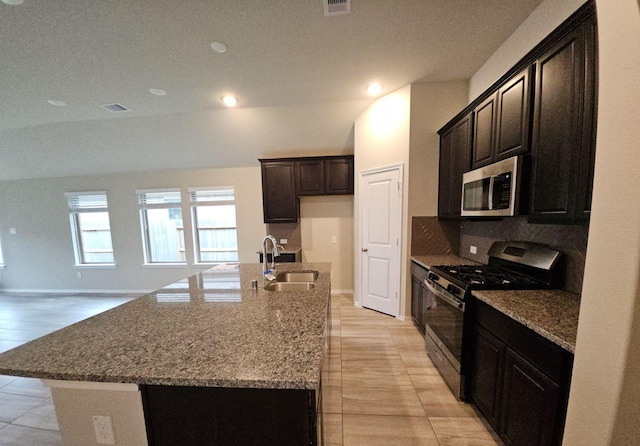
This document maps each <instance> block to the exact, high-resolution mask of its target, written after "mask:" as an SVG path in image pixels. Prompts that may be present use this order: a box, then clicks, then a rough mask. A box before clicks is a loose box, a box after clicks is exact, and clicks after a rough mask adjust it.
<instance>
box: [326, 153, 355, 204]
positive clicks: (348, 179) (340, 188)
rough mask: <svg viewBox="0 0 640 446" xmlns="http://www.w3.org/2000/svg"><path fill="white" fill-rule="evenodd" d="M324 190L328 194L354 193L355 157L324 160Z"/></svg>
mask: <svg viewBox="0 0 640 446" xmlns="http://www.w3.org/2000/svg"><path fill="white" fill-rule="evenodd" d="M324 189H325V190H324V192H325V194H327V195H348V194H353V157H352V156H347V157H344V158H342V157H340V158H326V159H325V160H324Z"/></svg>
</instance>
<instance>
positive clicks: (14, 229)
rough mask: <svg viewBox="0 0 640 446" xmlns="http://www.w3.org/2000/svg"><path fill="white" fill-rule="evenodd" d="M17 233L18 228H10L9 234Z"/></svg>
mask: <svg viewBox="0 0 640 446" xmlns="http://www.w3.org/2000/svg"><path fill="white" fill-rule="evenodd" d="M17 233H18V231H17V230H16V228H9V234H11V235H16V234H17Z"/></svg>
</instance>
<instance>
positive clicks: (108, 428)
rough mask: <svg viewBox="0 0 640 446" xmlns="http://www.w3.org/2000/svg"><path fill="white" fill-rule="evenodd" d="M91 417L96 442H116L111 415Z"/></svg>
mask: <svg viewBox="0 0 640 446" xmlns="http://www.w3.org/2000/svg"><path fill="white" fill-rule="evenodd" d="M92 418H93V430H94V431H95V433H96V442H97V443H98V444H116V441H115V438H114V435H113V425H112V424H111V417H110V416H107V415H94V416H93V417H92Z"/></svg>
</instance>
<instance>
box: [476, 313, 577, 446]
mask: <svg viewBox="0 0 640 446" xmlns="http://www.w3.org/2000/svg"><path fill="white" fill-rule="evenodd" d="M473 311H474V316H473V317H474V319H475V324H474V330H473V332H472V335H473V342H472V343H471V344H472V346H473V347H472V350H473V353H472V360H471V364H470V368H471V377H470V379H471V383H470V387H471V390H470V392H471V399H472V401H473V402H474V403H475V404H476V405H477V407H478V409H479V410H480V412H482V414H483V415H484V416H485V418H486V419H487V421H488V422H489V424H491V425H492V426H493V428H494V429H495V430H496V432H497V433H498V435H500V438H502V440H503V441H504V442H505V444H507V445H509V446H560V445H561V444H562V435H563V432H564V422H565V418H566V412H567V403H568V398H569V386H570V381H571V370H572V367H573V354H571V353H570V352H568V351H566V350H564V349H562V348H561V347H559V346H557V345H555V344H553V343H552V342H550V341H548V340H547V339H544V338H543V337H542V336H540V335H538V334H537V333H535V332H533V331H532V330H530V329H529V328H527V327H525V326H524V325H522V324H520V323H518V322H516V321H515V320H513V319H511V318H509V317H507V316H505V315H504V314H502V313H500V312H498V311H497V310H495V309H493V308H491V307H490V306H488V305H486V304H484V303H482V302H479V301H474V302H473Z"/></svg>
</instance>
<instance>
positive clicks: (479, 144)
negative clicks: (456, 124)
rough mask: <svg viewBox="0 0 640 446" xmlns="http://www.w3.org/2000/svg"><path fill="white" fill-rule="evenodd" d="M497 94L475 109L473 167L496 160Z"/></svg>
mask: <svg viewBox="0 0 640 446" xmlns="http://www.w3.org/2000/svg"><path fill="white" fill-rule="evenodd" d="M497 97H498V95H497V94H494V95H492V96H490V97H489V98H487V99H486V100H485V101H484V102H482V103H481V104H480V105H478V106H477V107H476V108H475V109H474V110H473V123H474V125H473V151H472V153H473V154H472V156H473V160H472V163H471V168H472V169H477V168H478V167H482V166H486V165H487V164H490V163H492V162H493V161H494V159H495V155H494V146H495V139H494V138H495V125H496V116H497V110H496V108H497V100H496V99H497Z"/></svg>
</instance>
